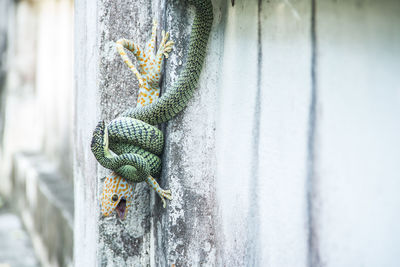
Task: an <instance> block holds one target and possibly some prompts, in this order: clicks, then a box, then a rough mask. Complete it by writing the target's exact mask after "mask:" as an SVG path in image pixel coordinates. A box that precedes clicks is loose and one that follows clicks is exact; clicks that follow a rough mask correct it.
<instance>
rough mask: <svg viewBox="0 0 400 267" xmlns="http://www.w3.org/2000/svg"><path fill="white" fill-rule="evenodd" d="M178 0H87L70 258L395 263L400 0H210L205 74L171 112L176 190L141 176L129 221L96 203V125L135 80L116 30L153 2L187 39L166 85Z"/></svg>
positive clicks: (126, 100) (116, 109)
mask: <svg viewBox="0 0 400 267" xmlns="http://www.w3.org/2000/svg"><path fill="white" fill-rule="evenodd" d="M183 2H184V1H178V0H174V1H152V2H151V3H149V2H148V1H133V0H130V1H125V2H124V3H123V4H117V3H114V2H110V1H99V2H97V3H94V2H87V1H76V4H75V27H76V32H75V93H76V98H75V99H76V106H75V107H76V115H75V149H74V151H75V155H74V158H75V159H74V163H75V170H74V176H75V179H74V181H75V240H80V241H79V242H75V248H74V255H75V265H76V266H96V265H99V266H125V265H126V266H137V265H151V266H171V265H173V264H175V266H199V265H202V266H214V265H226V266H396V265H397V264H398V263H397V255H398V254H399V251H398V248H399V247H400V246H399V245H400V233H399V231H398V227H397V225H396V222H397V221H398V220H399V216H398V215H397V214H398V212H397V210H398V209H399V207H400V197H399V196H398V194H397V188H399V183H400V177H399V173H400V169H399V168H400V165H399V164H398V162H399V159H400V152H399V151H400V143H399V141H398V138H396V136H399V134H400V128H399V127H400V126H399V125H400V123H399V122H400V119H399V116H398V115H399V111H400V110H399V109H400V105H399V104H400V103H399V102H400V88H399V86H398V84H400V83H399V82H400V77H399V76H398V75H397V72H398V69H399V62H400V61H399V59H400V29H399V27H398V26H397V25H399V22H400V17H399V16H398V15H397V14H399V11H400V10H399V9H400V2H398V1H390V0H387V1H379V3H378V1H346V2H341V1H324V2H318V3H317V1H255V0H252V1H250V0H249V1H238V0H236V1H217V0H216V1H213V4H214V17H215V19H214V25H213V29H212V32H211V36H210V40H209V48H208V53H207V58H206V62H205V65H204V69H203V72H202V76H201V78H200V82H199V86H198V89H197V91H196V92H195V94H194V97H193V99H192V100H191V101H190V102H189V105H188V107H187V108H186V109H185V110H184V112H182V113H181V114H179V115H178V116H177V117H176V118H175V119H173V120H172V121H170V122H168V123H167V124H166V125H163V127H162V129H163V130H164V132H165V135H166V142H165V150H164V156H163V175H162V177H161V184H162V186H164V187H167V188H170V189H171V190H172V192H173V196H174V199H173V200H172V201H170V202H169V203H168V206H167V208H166V209H163V208H162V205H161V203H160V201H159V199H158V197H157V196H155V195H154V193H153V192H151V193H149V192H150V191H149V189H148V188H147V186H146V185H139V186H138V187H137V188H136V191H135V194H136V198H135V207H134V208H133V209H131V210H130V212H129V213H128V217H127V219H126V220H125V221H120V220H118V219H117V218H116V216H115V215H112V216H111V217H110V218H103V217H101V216H100V212H99V202H98V195H99V193H100V192H101V188H102V181H101V178H102V177H104V176H105V175H107V173H108V171H107V170H104V169H103V168H101V167H99V166H98V165H97V163H96V161H95V159H94V157H93V155H92V154H91V152H90V140H91V134H92V131H93V129H94V127H95V125H96V124H97V121H98V120H100V119H105V120H107V121H109V120H111V119H113V118H114V117H115V116H117V115H118V114H119V113H120V112H121V111H123V110H125V109H126V108H128V107H131V106H132V105H135V102H136V101H135V99H136V96H137V89H138V83H137V81H136V80H135V77H134V76H133V75H132V73H131V72H130V70H129V69H128V68H127V67H126V66H125V65H124V64H123V62H122V60H121V59H120V57H119V55H118V53H117V52H116V50H115V48H114V42H115V41H116V40H117V39H119V38H128V39H133V40H135V41H136V42H137V43H140V44H144V42H145V41H146V40H148V38H149V36H150V31H151V21H152V19H153V18H154V17H155V18H157V19H158V20H159V21H160V24H161V26H162V27H163V28H164V29H166V30H168V31H170V32H171V38H172V39H173V40H174V41H175V42H176V45H175V47H174V50H173V53H172V55H171V57H170V58H169V59H168V60H167V61H166V67H165V71H164V73H165V76H164V79H163V83H162V90H168V88H169V87H170V85H171V84H172V83H173V82H174V81H175V80H176V78H177V77H178V75H179V72H180V70H181V68H182V66H183V65H182V64H184V62H185V54H186V49H187V43H188V38H189V34H190V27H191V26H190V23H191V19H192V18H193V10H192V9H191V8H190V7H187V5H186V4H185V3H183ZM232 3H234V5H233V4H232ZM159 35H160V33H159Z"/></svg>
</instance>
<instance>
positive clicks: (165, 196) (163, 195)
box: [157, 189, 172, 208]
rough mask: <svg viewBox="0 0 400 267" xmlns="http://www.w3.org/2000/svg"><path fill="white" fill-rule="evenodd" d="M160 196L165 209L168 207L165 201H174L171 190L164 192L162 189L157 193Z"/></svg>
mask: <svg viewBox="0 0 400 267" xmlns="http://www.w3.org/2000/svg"><path fill="white" fill-rule="evenodd" d="M157 193H158V195H159V196H160V198H161V200H162V202H163V207H164V208H165V207H167V202H166V201H165V199H168V200H172V194H171V190H169V189H168V190H163V189H161V190H160V191H157Z"/></svg>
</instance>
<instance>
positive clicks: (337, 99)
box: [315, 1, 400, 266]
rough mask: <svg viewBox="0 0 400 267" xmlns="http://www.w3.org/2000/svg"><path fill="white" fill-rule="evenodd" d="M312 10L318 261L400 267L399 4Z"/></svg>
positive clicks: (360, 4)
mask: <svg viewBox="0 0 400 267" xmlns="http://www.w3.org/2000/svg"><path fill="white" fill-rule="evenodd" d="M317 8H318V9H317V22H318V23H317V37H318V63H317V65H318V68H317V92H318V115H317V124H316V127H317V139H316V147H315V149H316V155H317V158H316V168H315V169H316V178H315V180H316V183H317V188H316V190H317V191H316V192H317V193H318V196H317V198H316V199H315V201H316V202H317V203H318V206H319V208H318V211H317V215H316V216H317V218H318V225H319V228H318V230H317V231H318V240H319V244H320V246H319V253H320V258H321V264H322V263H324V264H325V266H399V264H400V261H399V258H398V257H399V255H400V228H399V227H398V222H399V220H400V214H399V212H398V211H399V208H400V194H399V188H400V139H399V136H400V116H399V115H400V75H399V70H400V28H399V26H398V25H399V22H400V17H399V14H400V2H399V1H379V2H374V1H346V2H345V3H341V4H339V3H333V2H327V1H326V2H321V3H318V5H317Z"/></svg>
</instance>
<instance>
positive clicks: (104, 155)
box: [91, 0, 213, 216]
mask: <svg viewBox="0 0 400 267" xmlns="http://www.w3.org/2000/svg"><path fill="white" fill-rule="evenodd" d="M188 2H189V3H191V4H193V5H194V6H195V9H196V15H195V18H194V21H193V26H192V33H191V36H190V42H189V50H188V55H187V61H186V65H185V68H184V70H183V71H182V72H181V74H180V76H179V78H178V81H177V82H176V83H175V84H174V85H173V86H172V88H170V89H168V90H167V91H166V93H165V94H163V95H162V96H161V97H160V98H159V99H157V97H158V95H159V90H160V89H159V86H158V84H159V79H160V69H161V64H162V58H163V55H164V56H166V57H167V56H168V52H170V51H171V49H172V44H173V42H171V41H169V42H167V40H168V33H167V34H164V33H163V40H162V42H161V44H160V48H159V50H158V52H157V54H156V56H155V58H154V57H153V56H152V53H151V52H152V50H153V49H154V46H155V31H156V30H155V26H154V27H153V31H152V39H151V41H150V43H149V44H148V51H147V52H146V53H144V52H143V50H141V49H140V47H138V46H137V45H135V44H134V43H133V42H132V41H128V40H125V39H121V40H119V41H118V42H117V49H118V51H119V53H120V54H121V56H122V58H123V59H124V62H125V63H126V64H127V65H128V67H129V68H130V69H131V70H132V71H133V73H134V74H135V75H136V77H137V78H138V80H139V87H140V89H139V97H138V105H137V107H136V108H131V109H128V110H127V111H125V112H124V113H123V114H122V115H121V116H120V117H118V118H117V119H115V120H113V121H111V122H110V123H109V124H108V125H107V127H106V126H105V123H104V122H102V121H101V122H99V124H98V125H97V127H96V129H95V131H94V133H93V138H92V145H91V148H92V151H93V154H94V155H95V157H96V159H97V160H98V162H99V163H100V164H101V165H102V166H103V167H105V168H108V169H111V170H113V173H112V175H110V176H109V177H108V178H107V179H106V184H105V186H104V190H103V194H102V206H103V209H102V211H103V214H104V215H108V214H110V213H111V212H112V210H113V209H115V208H116V207H117V205H119V203H120V200H121V198H125V199H130V200H131V198H132V196H131V194H132V193H133V189H132V188H129V190H121V191H118V190H119V188H118V186H116V185H117V183H118V184H121V185H123V186H124V188H125V187H126V185H130V184H129V183H128V182H122V183H121V181H122V180H127V181H130V182H134V183H137V182H142V181H146V182H147V183H148V184H149V185H150V186H151V187H152V188H153V189H154V190H155V191H156V192H157V193H158V195H159V196H160V197H161V199H162V200H163V204H164V207H165V198H167V199H171V193H170V191H169V190H163V189H161V188H160V186H159V185H158V183H157V182H156V180H155V179H154V178H153V176H155V177H157V176H158V175H159V174H160V171H161V160H160V155H161V153H162V149H163V147H162V146H163V136H162V132H160V131H159V130H158V128H157V127H155V126H154V125H157V124H160V123H163V122H167V121H168V120H170V119H172V118H173V117H174V116H175V115H176V114H178V113H179V112H181V111H182V110H183V109H184V108H185V107H186V105H187V103H188V101H189V99H190V98H191V97H192V95H193V91H194V89H195V88H196V86H197V82H198V80H199V76H200V73H201V69H202V66H203V62H204V58H205V54H206V48H207V42H208V37H209V33H210V30H211V25H212V20H213V14H212V4H211V1H210V0H190V1H188ZM154 25H156V24H154ZM123 47H125V48H127V49H129V50H131V51H132V52H133V53H134V55H135V56H136V58H137V59H138V63H139V64H140V68H139V70H140V71H138V70H137V69H136V68H135V67H134V66H133V64H132V63H131V62H130V60H129V58H128V57H127V56H126V54H125V51H124V50H123ZM109 149H111V150H112V151H113V152H114V153H115V154H116V155H113V154H112V153H111V152H110V151H109ZM121 177H122V178H124V179H121ZM131 189H132V190H131ZM118 192H119V193H118ZM121 192H122V193H121ZM114 195H116V196H114ZM113 196H114V197H113ZM127 204H128V203H127ZM127 208H128V206H127ZM110 210H111V211H110ZM125 215H126V212H124V214H123V216H125Z"/></svg>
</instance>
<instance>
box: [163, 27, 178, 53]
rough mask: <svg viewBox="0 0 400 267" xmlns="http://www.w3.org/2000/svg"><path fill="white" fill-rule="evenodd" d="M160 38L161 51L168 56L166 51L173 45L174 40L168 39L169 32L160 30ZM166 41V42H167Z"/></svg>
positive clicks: (170, 49) (168, 51) (169, 50)
mask: <svg viewBox="0 0 400 267" xmlns="http://www.w3.org/2000/svg"><path fill="white" fill-rule="evenodd" d="M161 35H162V40H161V46H162V53H163V54H164V56H165V58H168V53H170V52H171V51H172V47H173V46H174V44H175V43H174V41H172V40H169V41H168V38H169V32H165V31H162V33H161ZM167 41H168V42H167Z"/></svg>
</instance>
